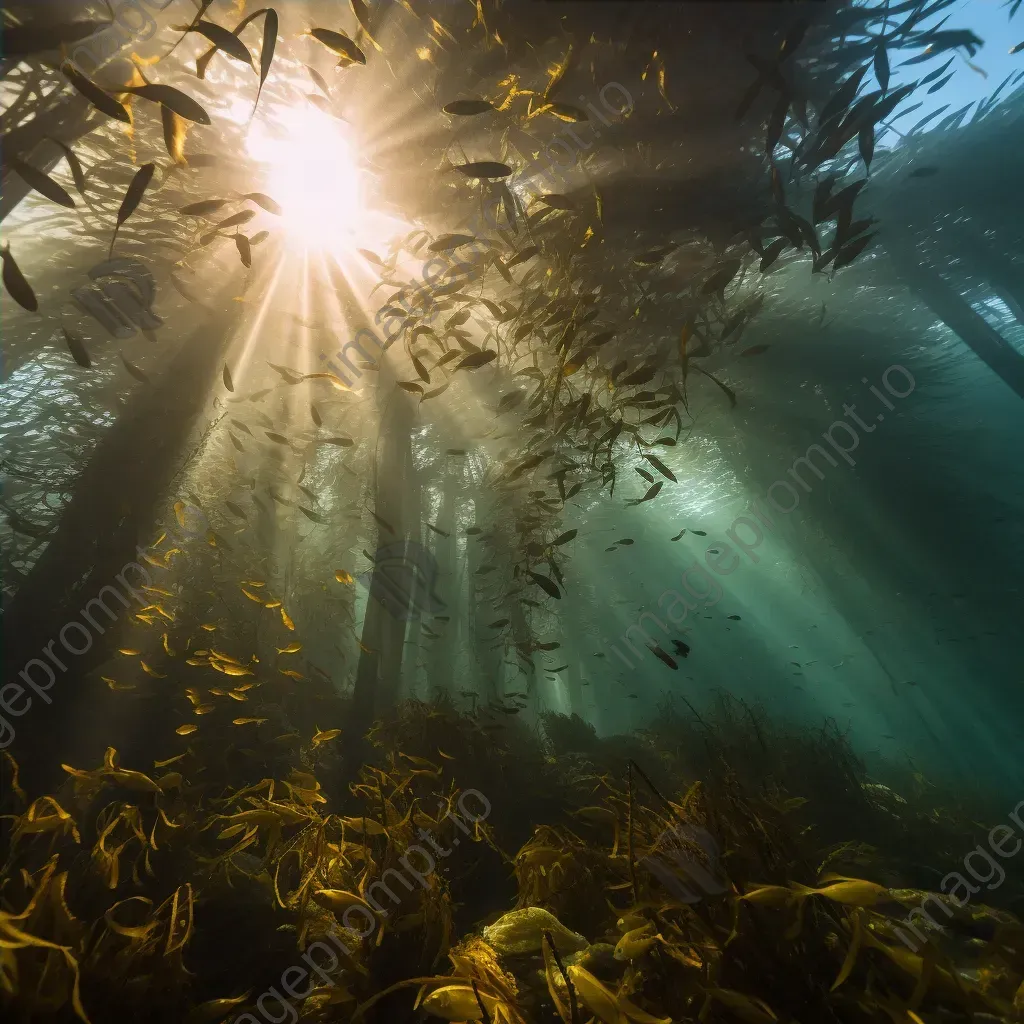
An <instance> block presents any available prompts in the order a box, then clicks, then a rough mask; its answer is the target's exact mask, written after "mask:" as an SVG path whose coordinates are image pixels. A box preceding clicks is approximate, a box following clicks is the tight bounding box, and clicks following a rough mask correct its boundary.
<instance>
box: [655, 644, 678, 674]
mask: <svg viewBox="0 0 1024 1024" xmlns="http://www.w3.org/2000/svg"><path fill="white" fill-rule="evenodd" d="M647 649H648V650H649V651H650V652H651V654H653V655H654V656H655V657H656V658H658V659H659V661H663V662H664V663H665V664H666V665H668V667H669V668H670V669H673V670H677V669H678V668H679V664H678V662H676V660H675V659H674V658H673V657H672V656H671V655H669V654H667V653H666V652H665V651H663V650H662V649H661V648H660V647H659V646H658V645H657V644H655V645H654V646H653V647H652V646H651V645H650V644H648V645H647Z"/></svg>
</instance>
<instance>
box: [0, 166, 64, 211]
mask: <svg viewBox="0 0 1024 1024" xmlns="http://www.w3.org/2000/svg"><path fill="white" fill-rule="evenodd" d="M7 165H8V167H10V168H11V170H12V171H14V172H15V173H16V174H17V175H18V176H19V177H20V178H21V179H22V180H23V181H24V182H25V183H26V184H27V185H29V186H30V187H31V188H32V189H34V190H35V191H36V192H38V193H39V194H40V195H43V196H46V198H47V199H49V200H51V201H52V202H54V203H57V204H58V205H60V206H63V207H66V208H67V209H69V210H73V209H75V201H74V199H72V198H71V196H70V195H68V193H67V192H66V191H65V190H64V188H63V187H62V186H61V185H59V184H58V183H57V182H56V181H54V180H53V178H51V177H50V176H49V175H48V174H47V173H46V172H45V171H40V170H39V169H38V168H35V167H33V166H32V165H31V164H29V163H26V162H25V161H24V160H22V159H20V158H19V157H17V156H15V155H14V154H13V153H12V154H10V155H9V156H8V157H7Z"/></svg>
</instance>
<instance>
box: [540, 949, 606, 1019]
mask: <svg viewBox="0 0 1024 1024" xmlns="http://www.w3.org/2000/svg"><path fill="white" fill-rule="evenodd" d="M556 948H557V947H556ZM567 973H568V975H569V980H570V981H571V982H572V983H573V986H574V987H575V989H576V992H577V994H578V995H579V997H580V1002H582V1003H583V1005H584V1006H585V1007H586V1008H587V1009H588V1010H590V1012H591V1013H593V1014H594V1015H595V1016H596V1017H598V1018H599V1019H600V1020H603V1021H605V1022H612V1021H616V1022H617V1021H621V1020H622V1011H621V1010H620V1009H619V1005H618V1003H617V1001H616V999H615V993H614V992H612V991H611V990H610V989H608V988H606V987H605V986H604V985H602V984H601V982H600V981H598V980H597V978H595V977H594V976H593V975H592V974H591V973H590V972H589V971H587V970H585V969H584V968H582V967H579V966H577V965H576V964H570V965H569V967H568V968H567Z"/></svg>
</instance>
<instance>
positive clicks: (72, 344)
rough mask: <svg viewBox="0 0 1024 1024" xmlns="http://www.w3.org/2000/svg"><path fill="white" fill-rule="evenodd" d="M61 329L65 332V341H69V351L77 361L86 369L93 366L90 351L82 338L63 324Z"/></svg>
mask: <svg viewBox="0 0 1024 1024" xmlns="http://www.w3.org/2000/svg"><path fill="white" fill-rule="evenodd" d="M61 331H63V333H64V341H65V342H67V346H68V351H69V352H70V353H71V356H72V358H73V359H74V360H75V362H76V363H78V365H79V366H84V367H85V368H86V369H88V368H89V367H90V366H92V360H91V359H90V358H89V353H88V352H87V351H86V350H85V344H84V343H83V342H82V339H81V338H80V337H79V336H78V335H77V334H75V333H74V332H73V331H69V330H68V329H67V328H66V327H64V326H63V325H61Z"/></svg>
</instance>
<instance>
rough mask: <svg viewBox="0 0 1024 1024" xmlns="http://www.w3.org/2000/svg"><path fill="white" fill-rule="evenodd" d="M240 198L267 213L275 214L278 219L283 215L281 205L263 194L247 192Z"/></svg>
mask: <svg viewBox="0 0 1024 1024" xmlns="http://www.w3.org/2000/svg"><path fill="white" fill-rule="evenodd" d="M242 198H243V199H246V200H248V201H249V202H252V203H255V204H256V205H257V206H260V207H262V208H263V209H264V210H266V211H267V213H273V214H276V215H277V216H278V217H280V216H282V215H283V214H284V210H282V209H281V205H280V204H279V203H278V202H277V201H276V200H275V199H271V198H270V196H268V195H266V194H265V193H263V192H247V193H246V194H245V195H244V196H242Z"/></svg>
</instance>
